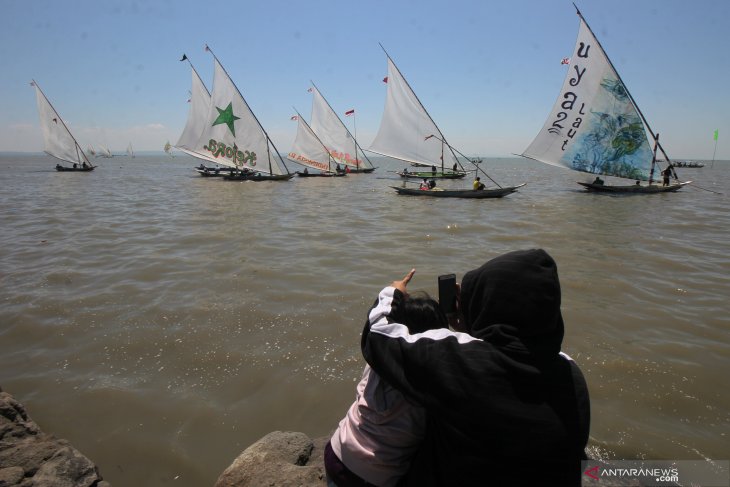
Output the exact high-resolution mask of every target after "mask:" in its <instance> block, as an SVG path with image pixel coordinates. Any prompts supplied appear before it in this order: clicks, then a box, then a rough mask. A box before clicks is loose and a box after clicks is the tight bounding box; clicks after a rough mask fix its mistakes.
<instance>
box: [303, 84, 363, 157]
mask: <svg viewBox="0 0 730 487" xmlns="http://www.w3.org/2000/svg"><path fill="white" fill-rule="evenodd" d="M312 94H313V98H312V119H311V123H310V126H311V127H312V130H314V133H315V134H317V136H318V137H319V139H320V140H321V141H322V143H323V144H324V145H325V147H326V148H327V150H328V151H329V153H330V155H331V156H332V158H333V159H334V160H335V161H337V162H338V163H340V164H345V165H348V166H350V167H354V168H360V167H363V166H365V167H373V165H372V163H371V162H370V161H369V160H368V159H367V157H363V158H359V157H358V155H357V154H358V152H357V150H358V146H357V142H356V141H355V138H354V137H353V136H352V134H351V133H350V131H349V130H348V129H347V127H346V126H345V124H344V123H342V119H340V117H339V116H338V115H337V113H335V111H334V110H333V109H332V107H331V106H330V104H329V103H328V102H327V100H325V98H324V96H322V94H321V93H320V92H319V90H318V89H317V87H316V86H313V87H312ZM363 156H364V155H363Z"/></svg>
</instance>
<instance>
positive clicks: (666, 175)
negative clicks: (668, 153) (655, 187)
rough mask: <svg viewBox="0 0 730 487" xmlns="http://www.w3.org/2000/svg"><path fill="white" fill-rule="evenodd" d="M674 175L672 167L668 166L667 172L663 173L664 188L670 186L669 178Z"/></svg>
mask: <svg viewBox="0 0 730 487" xmlns="http://www.w3.org/2000/svg"><path fill="white" fill-rule="evenodd" d="M671 175H672V165H671V164H670V165H668V166H667V168H666V169H665V170H663V171H662V186H669V178H670V177H671Z"/></svg>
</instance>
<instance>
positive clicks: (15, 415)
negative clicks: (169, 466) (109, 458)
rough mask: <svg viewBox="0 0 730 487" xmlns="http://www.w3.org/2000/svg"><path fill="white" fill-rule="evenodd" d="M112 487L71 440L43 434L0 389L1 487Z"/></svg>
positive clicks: (23, 408)
mask: <svg viewBox="0 0 730 487" xmlns="http://www.w3.org/2000/svg"><path fill="white" fill-rule="evenodd" d="M15 486H17V487H31V486H32V487H111V486H110V485H109V483H108V482H104V481H103V479H102V477H101V475H100V474H99V469H98V468H97V466H96V465H95V464H94V463H93V462H92V461H91V460H89V459H88V458H86V457H85V456H84V455H83V454H82V453H81V452H79V451H78V450H76V449H75V448H74V447H72V446H71V445H70V444H69V442H68V441H66V440H62V439H58V438H56V437H54V436H53V435H49V434H46V433H43V432H42V431H41V429H40V428H39V427H38V425H37V424H36V423H35V422H34V421H33V420H32V419H31V418H30V416H28V413H27V411H26V410H25V407H23V405H22V404H20V403H19V402H18V401H16V400H15V399H14V398H13V397H12V396H11V395H10V394H8V393H6V392H2V389H0V487H15Z"/></svg>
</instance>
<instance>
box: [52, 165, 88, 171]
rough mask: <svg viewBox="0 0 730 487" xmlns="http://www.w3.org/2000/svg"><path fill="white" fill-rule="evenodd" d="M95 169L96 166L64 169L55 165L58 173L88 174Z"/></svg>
mask: <svg viewBox="0 0 730 487" xmlns="http://www.w3.org/2000/svg"><path fill="white" fill-rule="evenodd" d="M94 169H96V166H89V167H66V166H62V165H60V164H57V165H56V171H59V172H89V171H93V170H94Z"/></svg>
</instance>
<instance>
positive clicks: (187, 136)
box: [175, 64, 210, 150]
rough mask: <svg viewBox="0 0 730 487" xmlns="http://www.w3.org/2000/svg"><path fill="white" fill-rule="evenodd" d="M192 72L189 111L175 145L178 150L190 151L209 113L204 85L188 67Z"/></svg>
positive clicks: (192, 68)
mask: <svg viewBox="0 0 730 487" xmlns="http://www.w3.org/2000/svg"><path fill="white" fill-rule="evenodd" d="M190 70H191V71H192V77H193V81H192V85H191V89H190V109H189V110H188V120H187V122H186V123H185V128H184V129H183V131H182V134H181V135H180V139H179V140H178V141H177V144H175V147H176V148H178V149H187V150H191V149H192V148H193V147H194V146H195V144H197V143H198V140H200V134H202V133H203V130H204V129H205V123H206V121H207V120H208V112H209V111H210V92H209V91H208V88H206V87H205V83H203V80H201V79H200V76H199V75H198V72H197V71H196V70H195V68H194V67H193V65H192V64H191V65H190Z"/></svg>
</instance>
